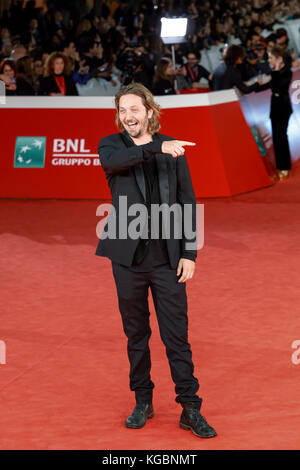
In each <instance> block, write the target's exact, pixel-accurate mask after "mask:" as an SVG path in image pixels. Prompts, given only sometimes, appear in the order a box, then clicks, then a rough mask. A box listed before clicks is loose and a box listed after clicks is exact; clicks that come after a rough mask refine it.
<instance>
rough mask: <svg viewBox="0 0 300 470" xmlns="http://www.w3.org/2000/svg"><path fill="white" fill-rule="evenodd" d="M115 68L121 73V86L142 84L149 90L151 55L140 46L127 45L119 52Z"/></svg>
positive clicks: (151, 76) (150, 82) (151, 68)
mask: <svg viewBox="0 0 300 470" xmlns="http://www.w3.org/2000/svg"><path fill="white" fill-rule="evenodd" d="M116 66H117V68H118V69H120V70H121V71H122V84H123V85H128V84H129V83H131V82H138V83H142V84H143V85H144V86H146V87H147V88H151V85H152V79H153V76H154V60H153V55H152V54H149V53H148V51H147V49H146V48H145V46H144V45H142V44H140V43H139V44H134V43H128V44H127V45H126V46H125V48H124V49H123V50H122V51H121V52H120V54H119V56H118V58H117V62H116Z"/></svg>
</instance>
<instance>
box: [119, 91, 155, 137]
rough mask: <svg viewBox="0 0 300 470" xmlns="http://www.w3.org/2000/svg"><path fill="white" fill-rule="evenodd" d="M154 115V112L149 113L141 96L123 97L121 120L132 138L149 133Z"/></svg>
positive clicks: (120, 110)
mask: <svg viewBox="0 0 300 470" xmlns="http://www.w3.org/2000/svg"><path fill="white" fill-rule="evenodd" d="M152 115H153V110H152V109H149V110H148V111H147V109H146V108H145V106H144V104H143V101H142V98H141V97H140V96H137V95H132V94H130V95H124V96H121V98H120V101H119V118H120V122H121V124H122V125H123V127H124V129H125V130H126V131H127V132H128V134H129V135H130V136H131V137H134V138H138V137H142V136H143V135H145V134H147V133H148V123H149V119H150V118H151V117H152Z"/></svg>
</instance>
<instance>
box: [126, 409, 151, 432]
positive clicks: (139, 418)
mask: <svg viewBox="0 0 300 470" xmlns="http://www.w3.org/2000/svg"><path fill="white" fill-rule="evenodd" d="M153 415H154V411H153V405H152V403H137V404H136V407H135V408H134V410H133V412H132V414H131V415H130V416H128V418H127V419H126V423H125V424H126V426H127V428H134V429H139V428H142V427H143V426H145V424H146V421H147V419H149V418H152V417H153Z"/></svg>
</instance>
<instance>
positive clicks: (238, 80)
mask: <svg viewBox="0 0 300 470" xmlns="http://www.w3.org/2000/svg"><path fill="white" fill-rule="evenodd" d="M233 85H234V86H236V87H237V88H238V89H239V90H240V91H241V92H243V93H245V94H248V93H252V91H256V90H257V88H258V86H259V85H258V83H254V84H253V85H246V84H245V83H244V82H243V80H242V76H241V72H240V71H239V70H235V75H234V77H233Z"/></svg>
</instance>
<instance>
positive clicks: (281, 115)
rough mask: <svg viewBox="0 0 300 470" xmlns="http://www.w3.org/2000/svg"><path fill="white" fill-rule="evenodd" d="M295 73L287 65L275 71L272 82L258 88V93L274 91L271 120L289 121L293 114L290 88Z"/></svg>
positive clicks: (272, 74)
mask: <svg viewBox="0 0 300 470" xmlns="http://www.w3.org/2000/svg"><path fill="white" fill-rule="evenodd" d="M292 77H293V72H292V70H291V67H290V66H289V65H288V64H286V65H285V66H284V67H283V68H282V69H281V70H273V71H272V73H271V80H270V81H269V82H267V83H265V84H264V85H260V86H258V89H257V90H256V91H263V90H267V89H268V88H271V89H272V97H271V109H270V118H271V119H279V120H282V119H287V118H289V116H290V115H291V114H292V112H293V108H292V104H291V100H290V94H289V88H290V84H291V81H292Z"/></svg>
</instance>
